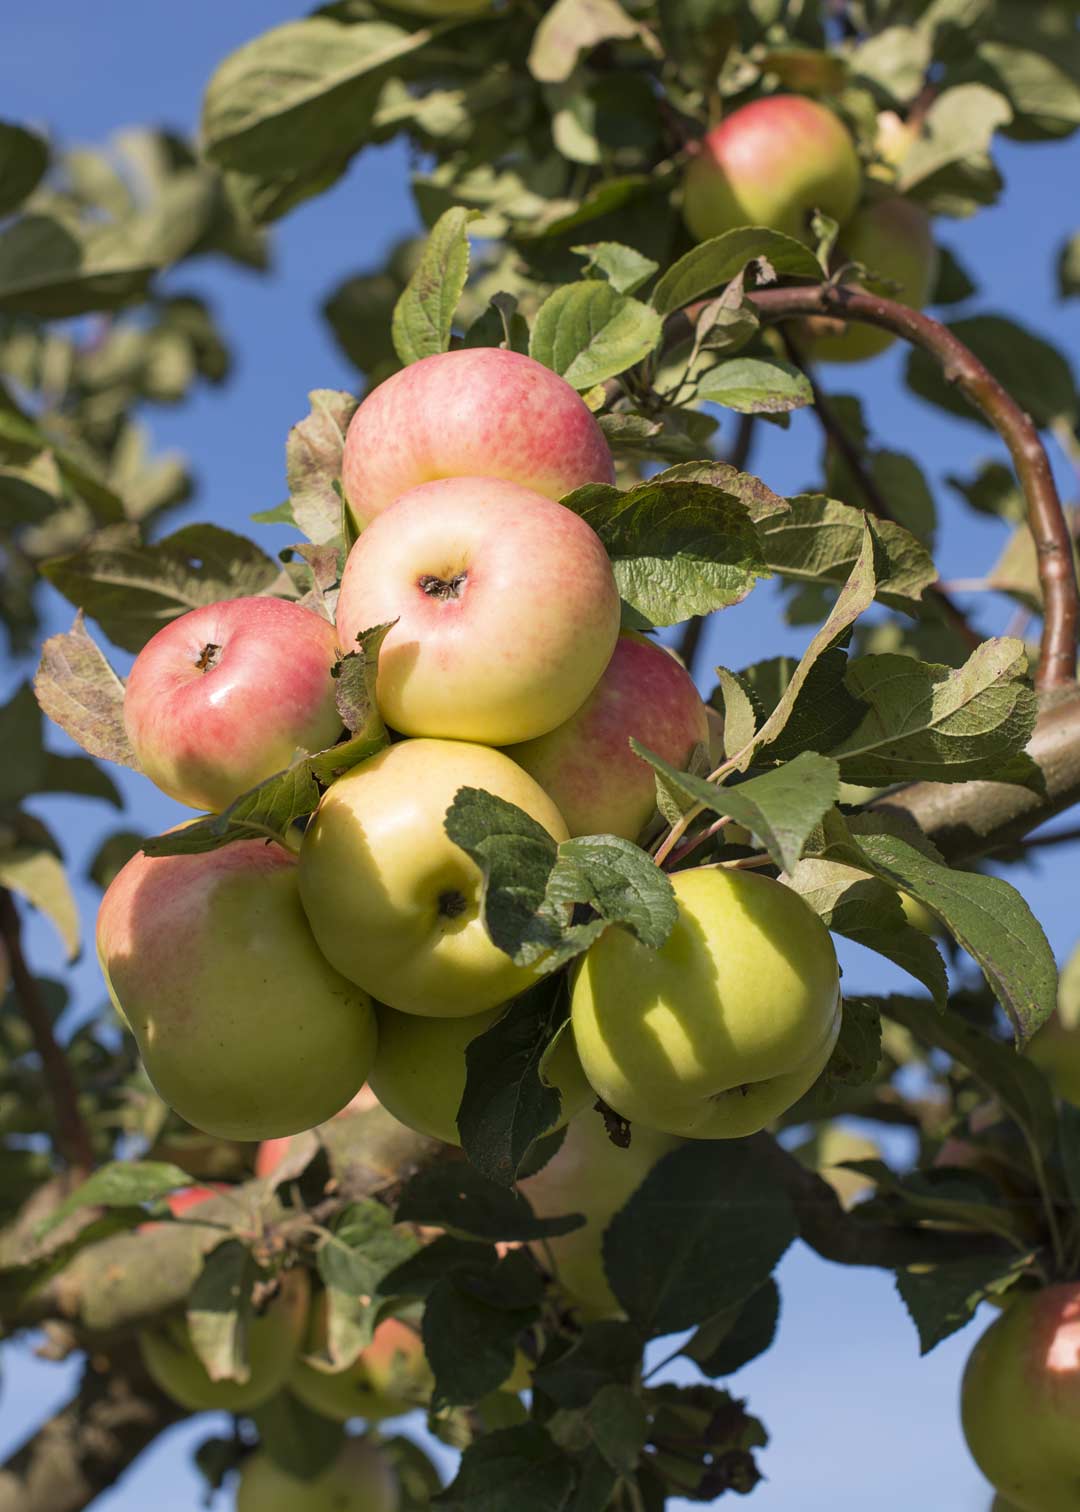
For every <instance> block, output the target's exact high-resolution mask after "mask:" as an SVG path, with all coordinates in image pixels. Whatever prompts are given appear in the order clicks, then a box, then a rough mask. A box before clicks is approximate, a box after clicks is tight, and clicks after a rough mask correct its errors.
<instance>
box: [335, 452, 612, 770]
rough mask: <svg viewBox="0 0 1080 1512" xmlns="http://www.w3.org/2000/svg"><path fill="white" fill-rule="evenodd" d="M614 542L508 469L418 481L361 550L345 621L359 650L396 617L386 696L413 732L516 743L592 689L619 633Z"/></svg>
mask: <svg viewBox="0 0 1080 1512" xmlns="http://www.w3.org/2000/svg"><path fill="white" fill-rule="evenodd" d="M619 615H620V609H619V591H618V589H617V588H616V586H615V577H614V574H613V573H612V570H611V563H610V561H609V560H608V556H607V552H606V551H605V550H604V548H603V546H602V544H601V542H600V538H599V537H598V536H597V535H596V533H595V531H594V530H593V529H592V528H591V526H589V525H586V523H585V521H584V520H583V519H581V517H580V516H579V515H576V514H574V513H572V511H570V510H569V509H564V508H563V507H562V505H561V504H555V503H553V502H552V501H551V500H550V499H546V498H544V497H543V495H542V494H538V493H534V492H532V490H530V489H528V488H522V487H521V486H520V484H517V483H506V482H504V481H503V480H502V479H499V478H445V479H443V480H442V481H441V482H437V483H424V484H421V486H420V487H419V488H413V489H411V490H410V491H409V492H408V493H406V494H402V496H401V497H400V498H399V499H397V500H396V502H395V503H393V504H392V505H391V506H390V508H389V509H386V510H384V511H383V512H382V514H380V515H379V516H378V517H377V518H376V519H374V520H373V521H372V523H371V524H370V525H369V526H368V527H367V529H366V530H365V531H364V533H363V535H362V536H361V537H360V539H359V540H358V541H357V542H356V545H355V546H354V547H353V549H352V551H351V552H350V553H349V560H348V562H347V564H346V567H345V572H344V574H343V576H342V579H341V591H340V594H339V597H338V608H337V623H338V632H339V634H340V636H341V643H342V645H343V646H344V647H346V649H348V648H349V647H351V646H352V645H353V644H354V642H355V640H356V637H357V635H358V634H359V633H360V632H361V631H362V630H366V629H369V628H370V627H371V626H373V625H385V624H390V623H391V622H394V623H393V628H392V629H391V630H390V631H389V633H388V634H387V636H386V638H385V640H384V641H383V643H382V648H381V650H380V653H379V672H378V683H377V689H376V693H377V697H378V702H379V708H380V710H381V712H382V715H383V717H384V718H385V720H386V722H387V724H389V725H391V726H392V727H393V729H395V730H400V731H401V733H402V734H404V735H434V736H443V737H445V738H448V739H450V740H476V741H481V742H483V743H484V744H485V745H510V744H512V743H514V742H515V741H519V740H530V739H532V737H533V736H534V735H543V734H545V733H546V732H547V731H548V730H553V729H554V728H555V726H556V725H558V724H561V723H562V722H563V720H564V719H569V717H570V715H571V714H573V713H574V712H575V710H577V709H579V708H580V707H581V705H582V704H583V703H584V702H585V700H586V698H588V696H589V694H590V693H591V692H592V690H593V688H594V687H595V686H596V684H597V682H599V680H600V676H601V674H602V673H603V671H604V668H605V667H606V666H607V664H608V662H609V661H610V659H611V653H612V652H613V651H614V649H615V642H616V640H617V638H618V634H619Z"/></svg>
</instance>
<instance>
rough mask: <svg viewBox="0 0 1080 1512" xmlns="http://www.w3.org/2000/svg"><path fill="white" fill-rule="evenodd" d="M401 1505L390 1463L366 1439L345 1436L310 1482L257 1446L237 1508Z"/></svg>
mask: <svg viewBox="0 0 1080 1512" xmlns="http://www.w3.org/2000/svg"><path fill="white" fill-rule="evenodd" d="M400 1505H401V1492H400V1488H399V1486H398V1480H397V1476H396V1475H395V1474H394V1467H393V1465H392V1464H391V1463H390V1460H389V1459H388V1458H387V1456H386V1455H385V1454H384V1453H383V1451H382V1450H381V1449H380V1448H379V1446H378V1444H376V1443H375V1442H374V1441H373V1440H371V1439H367V1438H352V1439H348V1440H347V1441H346V1442H345V1444H344V1445H343V1447H342V1448H341V1450H340V1451H339V1453H338V1456H337V1458H336V1459H335V1460H334V1461H333V1463H332V1464H330V1465H328V1466H327V1468H326V1469H325V1470H323V1471H322V1472H321V1474H319V1475H317V1476H315V1478H314V1479H313V1480H300V1479H298V1478H297V1477H296V1476H295V1475H290V1474H289V1472H288V1471H287V1470H283V1469H282V1468H281V1466H280V1465H278V1464H276V1463H275V1462H274V1461H273V1460H272V1459H271V1458H270V1456H269V1454H267V1452H266V1450H265V1449H258V1450H256V1452H255V1453H254V1454H252V1455H251V1456H250V1457H249V1458H248V1459H246V1460H245V1461H244V1463H243V1465H242V1467H241V1470H240V1480H239V1482H238V1483H237V1487H236V1512H398V1508H399V1507H400Z"/></svg>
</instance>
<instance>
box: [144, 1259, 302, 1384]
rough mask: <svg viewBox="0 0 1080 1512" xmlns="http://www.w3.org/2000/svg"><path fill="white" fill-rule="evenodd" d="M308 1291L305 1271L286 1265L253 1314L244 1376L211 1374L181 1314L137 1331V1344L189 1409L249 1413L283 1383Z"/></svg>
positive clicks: (155, 1376)
mask: <svg viewBox="0 0 1080 1512" xmlns="http://www.w3.org/2000/svg"><path fill="white" fill-rule="evenodd" d="M310 1291H311V1289H310V1286H309V1284H308V1276H307V1271H305V1270H302V1269H299V1268H297V1269H294V1270H288V1271H286V1272H285V1274H284V1275H283V1276H282V1278H281V1285H280V1287H279V1289H278V1292H277V1294H276V1296H274V1297H273V1298H272V1299H271V1301H270V1302H269V1303H268V1304H267V1306H266V1308H265V1310H264V1311H263V1312H262V1313H261V1314H259V1315H258V1316H256V1317H254V1318H252V1319H251V1321H250V1323H249V1324H248V1329H247V1352H248V1364H249V1368H250V1374H249V1376H248V1379H247V1380H246V1381H212V1380H211V1379H210V1376H209V1374H208V1373H207V1370H206V1366H205V1365H204V1364H203V1363H202V1361H201V1360H200V1359H199V1357H198V1355H197V1354H196V1353H195V1350H194V1349H193V1348H192V1344H191V1336H190V1334H189V1332H188V1325H187V1321H186V1319H184V1318H183V1317H172V1318H169V1319H167V1320H166V1321H164V1322H163V1323H161V1324H157V1325H155V1326H154V1327H153V1328H144V1329H141V1330H140V1332H139V1349H140V1351H141V1353H142V1357H143V1361H144V1363H145V1365H146V1368H147V1370H148V1371H149V1373H150V1375H151V1376H152V1378H153V1379H154V1380H155V1381H156V1382H157V1384H158V1385H159V1386H160V1387H161V1389H162V1391H164V1392H165V1393H166V1395H167V1396H170V1397H172V1399H173V1401H174V1402H179V1403H180V1406H181V1407H186V1408H187V1409H188V1410H189V1411H190V1412H216V1411H220V1412H248V1411H250V1409H251V1408H252V1407H258V1406H259V1404H260V1403H261V1402H265V1401H268V1400H269V1398H270V1397H272V1396H274V1395H276V1393H277V1392H279V1391H280V1390H281V1388H282V1387H283V1386H284V1384H285V1382H286V1379H287V1378H288V1375H289V1371H290V1370H291V1369H292V1366H293V1361H294V1360H295V1359H296V1355H297V1351H298V1350H299V1348H300V1344H301V1340H302V1339H303V1337H304V1324H305V1321H306V1319H307V1313H308V1298H309V1296H310Z"/></svg>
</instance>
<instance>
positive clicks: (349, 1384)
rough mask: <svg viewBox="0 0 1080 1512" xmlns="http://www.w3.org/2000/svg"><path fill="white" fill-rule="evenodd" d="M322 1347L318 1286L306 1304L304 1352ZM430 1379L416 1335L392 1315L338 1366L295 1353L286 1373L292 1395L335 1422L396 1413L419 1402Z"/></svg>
mask: <svg viewBox="0 0 1080 1512" xmlns="http://www.w3.org/2000/svg"><path fill="white" fill-rule="evenodd" d="M325 1352H326V1293H325V1292H320V1293H319V1294H318V1296H317V1297H316V1298H315V1300H314V1302H313V1303H312V1306H311V1316H310V1319H309V1323H308V1333H307V1342H306V1346H305V1354H306V1355H313V1356H316V1357H319V1356H325ZM433 1385H434V1377H433V1376H432V1374H431V1368H430V1366H429V1365H428V1362H427V1357H426V1356H425V1354H424V1346H423V1343H422V1341H421V1339H420V1335H419V1334H418V1333H417V1332H416V1330H415V1329H413V1328H410V1327H409V1326H408V1324H407V1323H402V1322H401V1320H400V1319H398V1318H386V1319H384V1320H383V1322H381V1323H380V1324H379V1325H378V1327H377V1328H376V1329H375V1333H374V1335H373V1337H372V1340H371V1343H370V1344H369V1345H368V1346H367V1348H366V1349H365V1350H363V1351H362V1352H361V1354H360V1355H359V1356H358V1357H357V1358H356V1360H354V1361H353V1363H352V1364H351V1365H349V1366H347V1367H346V1368H345V1369H344V1370H336V1371H326V1370H319V1369H317V1368H316V1367H315V1366H314V1365H310V1364H308V1362H307V1360H306V1359H303V1358H301V1359H299V1360H297V1361H296V1363H295V1365H294V1366H293V1368H292V1372H291V1374H290V1376H289V1390H290V1391H291V1392H292V1393H293V1395H294V1396H296V1397H299V1399H300V1400H301V1401H302V1402H303V1403H304V1405H305V1406H307V1407H310V1408H311V1410H312V1412H318V1413H319V1414H321V1416H323V1417H327V1418H330V1419H331V1420H332V1421H333V1422H335V1423H347V1422H349V1421H350V1419H352V1418H365V1419H366V1420H367V1421H368V1422H369V1423H378V1422H382V1420H383V1419H384V1418H392V1417H401V1415H402V1414H403V1413H406V1412H412V1411H413V1410H414V1409H415V1408H416V1407H422V1406H423V1405H424V1404H425V1403H426V1402H427V1401H428V1399H429V1397H430V1396H431V1388H432V1386H433Z"/></svg>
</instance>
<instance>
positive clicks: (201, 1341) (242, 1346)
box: [187, 1239, 258, 1381]
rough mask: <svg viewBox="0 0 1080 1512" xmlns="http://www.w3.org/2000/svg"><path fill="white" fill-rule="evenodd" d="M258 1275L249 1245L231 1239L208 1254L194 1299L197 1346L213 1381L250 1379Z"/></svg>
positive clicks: (192, 1327) (191, 1324)
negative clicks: (250, 1328)
mask: <svg viewBox="0 0 1080 1512" xmlns="http://www.w3.org/2000/svg"><path fill="white" fill-rule="evenodd" d="M257 1274H258V1273H257V1270H256V1267H255V1261H254V1260H253V1258H252V1255H251V1251H250V1250H249V1249H248V1248H247V1246H246V1245H243V1244H241V1243H240V1241H239V1240H238V1239H227V1240H225V1242H224V1243H223V1244H219V1245H218V1246H217V1248H216V1249H215V1250H213V1251H212V1252H211V1253H210V1254H209V1255H208V1256H207V1257H206V1264H205V1265H204V1266H203V1269H202V1274H201V1275H200V1276H199V1279H198V1281H196V1283H195V1286H194V1288H193V1290H192V1293H191V1296H190V1297H189V1298H188V1306H187V1324H188V1335H189V1337H190V1339H191V1346H192V1348H193V1349H194V1351H195V1353H196V1354H197V1355H198V1357H199V1359H200V1360H201V1361H202V1363H203V1365H204V1367H205V1368H206V1373H207V1375H208V1376H209V1377H210V1379H211V1380H212V1381H247V1380H249V1379H250V1376H251V1367H250V1365H249V1364H248V1357H247V1330H248V1324H249V1323H250V1321H251V1312H252V1306H251V1294H252V1288H253V1287H254V1285H255V1280H256V1277H257Z"/></svg>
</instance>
